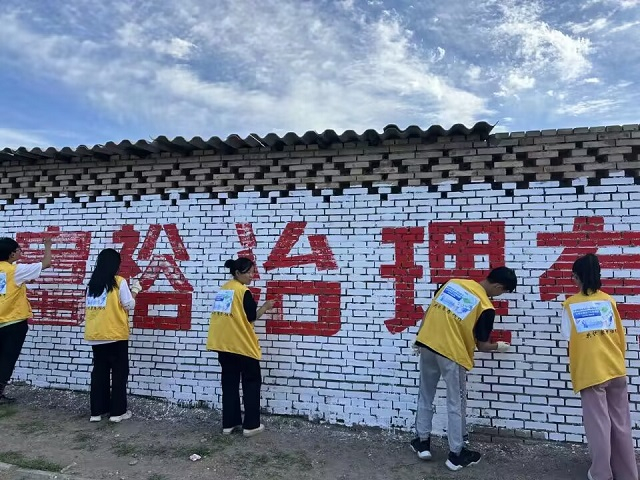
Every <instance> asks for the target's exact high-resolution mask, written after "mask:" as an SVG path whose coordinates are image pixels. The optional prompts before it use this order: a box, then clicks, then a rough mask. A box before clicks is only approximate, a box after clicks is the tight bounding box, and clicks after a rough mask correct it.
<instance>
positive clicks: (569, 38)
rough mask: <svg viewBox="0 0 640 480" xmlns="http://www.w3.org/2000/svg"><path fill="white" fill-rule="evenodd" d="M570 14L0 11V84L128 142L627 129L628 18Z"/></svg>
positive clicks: (600, 10) (308, 6) (422, 8)
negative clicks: (348, 132)
mask: <svg viewBox="0 0 640 480" xmlns="http://www.w3.org/2000/svg"><path fill="white" fill-rule="evenodd" d="M639 1H640V0H639ZM45 3H46V2H45ZM583 3H584V5H586V8H584V9H581V8H573V9H572V8H569V7H570V6H572V5H573V4H572V3H571V2H570V1H569V0H558V2H547V1H543V0H504V1H502V0H501V1H499V0H478V2H471V3H469V2H467V1H466V0H448V1H447V2H446V3H442V2H440V3H438V2H421V3H420V2H414V3H412V5H411V6H410V7H407V8H400V6H399V5H400V4H396V7H395V10H386V11H385V10H384V8H390V7H389V4H388V3H386V2H380V1H370V2H364V1H358V2H356V1H355V0H323V1H322V2H314V1H312V0H262V1H261V0H182V1H181V2H177V1H169V2H160V3H157V4H155V3H154V4H152V3H148V2H138V3H135V2H127V1H125V0H113V1H111V2H99V1H98V0H83V2H62V3H60V5H57V6H56V8H50V9H47V8H45V7H44V6H43V5H42V4H41V5H40V6H38V8H36V7H34V6H33V2H22V1H21V0H3V6H2V7H0V21H1V22H2V25H3V28H2V29H0V72H2V71H4V72H18V73H17V75H19V76H20V77H21V78H26V79H30V78H37V81H38V82H46V83H47V86H48V88H50V89H51V91H52V92H58V91H60V92H62V94H63V95H66V96H68V97H70V98H71V100H72V101H73V102H75V103H78V104H80V103H82V104H84V105H83V107H84V106H85V105H86V108H87V109H93V110H94V112H95V115H97V116H99V117H100V118H101V119H106V121H105V123H109V122H112V123H111V125H109V126H110V128H111V130H109V132H111V131H114V130H116V128H115V127H114V126H117V127H118V129H119V130H118V131H121V132H122V135H123V136H124V137H128V138H130V137H129V136H130V135H137V134H140V135H141V136H144V137H147V138H148V137H149V136H154V135H158V134H165V135H168V136H174V135H184V136H191V135H201V136H210V135H220V136H226V135H228V134H230V133H238V134H240V135H241V136H244V135H246V134H247V133H249V132H256V133H258V134H265V133H268V132H271V131H274V132H276V133H279V134H282V133H285V132H287V131H296V132H299V133H303V132H304V131H305V130H307V129H315V130H322V129H325V128H332V129H335V130H338V131H341V130H345V129H354V130H356V131H362V130H364V129H368V128H377V129H381V127H383V126H384V125H386V124H388V123H396V124H398V125H400V126H406V125H408V124H414V123H415V124H419V125H421V126H423V127H428V126H429V125H431V124H433V123H439V124H442V125H444V126H445V127H448V126H450V125H451V124H453V123H465V124H467V125H469V124H473V123H474V122H475V121H478V120H487V121H489V122H494V121H495V120H496V119H500V118H502V119H503V120H502V122H501V125H502V126H503V128H504V125H505V122H508V125H509V126H513V127H514V128H516V129H531V128H541V127H542V126H546V125H548V123H550V122H557V123H559V124H566V121H565V119H563V118H562V116H563V115H564V116H570V117H571V118H574V116H576V115H577V116H580V117H581V118H580V123H581V124H586V123H588V122H589V119H592V118H596V116H598V115H609V116H608V117H605V118H611V119H613V120H612V121H617V120H616V118H618V117H616V116H615V115H616V112H623V113H622V114H620V117H619V118H623V117H624V118H628V117H629V116H630V115H632V114H634V108H635V107H634V105H636V104H637V101H638V100H640V98H639V97H640V95H639V94H637V93H635V90H636V89H635V88H634V87H635V85H631V84H630V83H629V82H630V81H632V80H634V79H635V78H640V77H639V75H640V70H639V68H638V65H640V57H639V56H638V53H636V51H635V50H634V49H632V48H629V45H634V44H635V43H634V42H635V40H636V39H637V25H639V24H640V16H638V14H640V10H634V9H633V7H634V6H636V4H637V3H638V2H637V1H631V0H589V1H588V2H587V3H585V2H582V3H581V4H580V5H581V6H582V5H583ZM558 11H561V12H562V14H561V15H560V14H559V13H558ZM212 12H215V15H214V14H213V13H212ZM1 76H2V74H1V73H0V77H1ZM0 80H2V78H0ZM622 82H627V84H626V85H625V86H621V85H619V84H620V83H622ZM603 92H606V96H604V97H603V95H604V94H603ZM56 94H57V93H52V96H53V95H56ZM2 98H3V97H2V94H1V92H0V100H2ZM620 99H624V101H620ZM507 118H509V120H506V119H507ZM22 120H23V119H21V120H20V121H19V122H17V123H18V124H20V125H21V126H23V125H24V124H25V123H24V122H23V121H22ZM538 122H544V124H543V125H539V124H537V123H538ZM88 123H90V121H88ZM526 123H529V125H526V126H525V124H526ZM597 123H598V124H601V123H602V121H601V120H600V119H598V120H597ZM5 125H7V126H10V124H8V123H5ZM34 131H35V130H34ZM40 131H44V130H40ZM131 131H135V132H136V133H133V134H132V133H130V132H131ZM137 132H140V133H137ZM92 133H95V132H92ZM111 134H112V133H109V135H111ZM66 138H69V137H66ZM73 138H78V137H73ZM26 140H27V139H25V141H26ZM106 140H109V139H108V138H102V139H95V140H94V143H95V142H101V141H106ZM80 143H90V141H81V142H80Z"/></svg>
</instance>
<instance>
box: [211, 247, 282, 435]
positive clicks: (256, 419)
mask: <svg viewBox="0 0 640 480" xmlns="http://www.w3.org/2000/svg"><path fill="white" fill-rule="evenodd" d="M224 266H225V268H228V269H229V273H230V274H231V276H232V277H233V278H232V279H231V280H229V281H228V282H227V283H225V284H224V285H223V286H222V287H221V289H220V290H219V291H218V292H217V293H216V295H215V297H214V301H213V313H212V314H211V321H210V325H209V335H208V338H207V350H212V351H215V352H218V361H219V362H220V367H221V368H222V374H221V383H222V433H223V434H224V435H229V434H231V433H233V432H235V431H239V430H240V429H242V431H243V434H244V436H245V437H252V436H254V435H258V434H260V433H262V432H263V431H264V425H263V424H261V423H260V387H261V385H262V376H261V372H260V359H261V358H262V352H261V349H260V344H259V343H258V337H257V335H256V333H255V330H254V326H253V322H255V321H256V320H257V319H259V318H260V317H262V315H264V314H265V313H266V312H268V311H269V310H271V309H272V308H273V301H271V300H269V301H267V302H265V303H264V304H263V305H262V306H261V307H260V308H258V306H257V304H256V302H255V300H254V299H253V295H251V291H250V290H249V288H248V287H247V285H249V284H250V283H251V281H252V280H253V276H254V274H255V265H254V263H253V262H252V261H251V260H249V259H248V258H238V259H237V260H227V261H226V263H225V264H224ZM240 381H242V394H243V404H244V421H243V419H242V414H241V410H240Z"/></svg>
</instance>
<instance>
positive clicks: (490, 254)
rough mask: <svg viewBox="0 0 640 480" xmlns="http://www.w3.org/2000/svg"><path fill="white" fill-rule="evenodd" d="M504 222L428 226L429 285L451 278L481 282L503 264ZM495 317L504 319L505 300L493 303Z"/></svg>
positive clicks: (507, 307)
mask: <svg viewBox="0 0 640 480" xmlns="http://www.w3.org/2000/svg"><path fill="white" fill-rule="evenodd" d="M505 239H506V234H505V222H503V221H499V220H484V221H461V222H432V223H430V224H429V267H430V271H431V282H433V283H436V284H443V283H445V282H447V281H449V280H451V279H452V278H470V279H472V280H476V281H481V280H483V279H484V278H486V276H487V275H488V273H489V272H490V271H491V269H493V268H496V267H500V266H503V265H504V264H505V253H504V250H505ZM493 305H494V306H495V308H496V314H498V315H507V314H508V313H509V306H508V303H507V302H506V301H505V300H496V301H493Z"/></svg>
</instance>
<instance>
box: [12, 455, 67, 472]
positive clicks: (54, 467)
mask: <svg viewBox="0 0 640 480" xmlns="http://www.w3.org/2000/svg"><path fill="white" fill-rule="evenodd" d="M0 462H4V463H10V464H12V465H16V466H18V467H20V468H28V469H30V470H43V471H45V472H59V471H60V470H62V469H63V468H64V466H63V465H60V464H58V463H55V462H51V461H49V460H47V459H45V458H29V457H25V456H24V455H23V454H22V453H20V452H0Z"/></svg>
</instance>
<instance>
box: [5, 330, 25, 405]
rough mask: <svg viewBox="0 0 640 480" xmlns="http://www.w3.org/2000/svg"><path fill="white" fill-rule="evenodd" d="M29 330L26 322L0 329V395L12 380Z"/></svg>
mask: <svg viewBox="0 0 640 480" xmlns="http://www.w3.org/2000/svg"><path fill="white" fill-rule="evenodd" d="M28 330H29V323H28V322H27V321H26V320H24V321H22V322H18V323H14V324H12V325H7V326H6V327H2V328H0V395H1V394H2V392H4V387H5V386H6V385H7V383H9V380H11V376H12V375H13V370H14V368H16V362H17V361H18V357H19V356H20V352H21V351H22V345H23V344H24V339H25V338H27V331H28Z"/></svg>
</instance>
